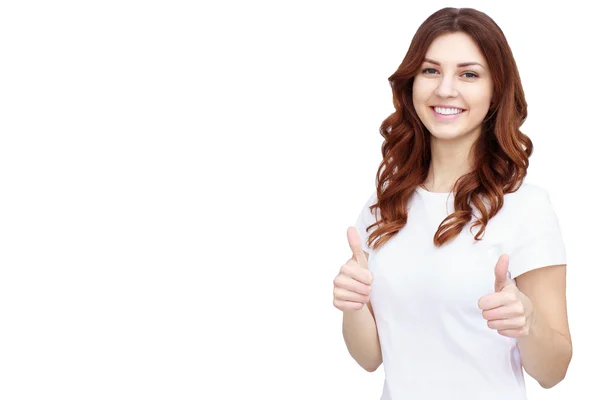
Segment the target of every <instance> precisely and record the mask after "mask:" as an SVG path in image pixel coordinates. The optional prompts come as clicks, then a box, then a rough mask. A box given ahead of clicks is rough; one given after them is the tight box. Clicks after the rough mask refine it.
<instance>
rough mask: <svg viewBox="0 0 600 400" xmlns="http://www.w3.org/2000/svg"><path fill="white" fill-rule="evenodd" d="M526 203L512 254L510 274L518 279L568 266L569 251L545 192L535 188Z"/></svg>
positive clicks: (523, 205) (524, 202)
mask: <svg viewBox="0 0 600 400" xmlns="http://www.w3.org/2000/svg"><path fill="white" fill-rule="evenodd" d="M528 195H529V196H528V198H527V199H525V200H524V201H523V204H522V207H523V208H522V209H521V210H522V212H521V220H520V221H516V222H515V223H517V224H518V225H519V229H518V230H517V232H518V234H517V237H516V238H515V240H514V242H513V243H514V245H513V249H512V251H511V253H509V261H508V265H509V272H510V276H511V278H513V279H514V278H515V277H517V276H519V275H521V274H523V273H525V272H528V271H531V270H533V269H536V268H542V267H547V266H550V265H559V264H566V263H567V257H566V249H565V244H564V242H563V237H562V233H561V229H560V225H559V221H558V217H557V215H556V212H555V211H554V208H553V206H552V203H551V201H550V196H549V194H548V192H547V191H546V190H545V189H542V188H540V187H536V190H532V191H531V193H528Z"/></svg>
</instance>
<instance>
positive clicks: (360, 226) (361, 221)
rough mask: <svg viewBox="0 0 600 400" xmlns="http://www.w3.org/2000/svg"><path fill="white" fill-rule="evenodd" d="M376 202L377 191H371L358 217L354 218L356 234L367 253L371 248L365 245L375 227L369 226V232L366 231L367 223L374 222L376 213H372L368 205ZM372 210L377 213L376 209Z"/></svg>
mask: <svg viewBox="0 0 600 400" xmlns="http://www.w3.org/2000/svg"><path fill="white" fill-rule="evenodd" d="M376 202H377V191H373V193H372V194H371V196H370V197H369V199H368V200H367V202H366V203H365V204H364V206H363V208H362V210H361V212H360V214H359V215H358V218H357V219H356V223H355V224H354V227H355V228H356V231H357V232H358V236H360V241H361V243H362V248H363V250H364V251H365V252H367V253H369V254H370V253H371V251H372V250H373V249H372V248H370V247H369V246H368V245H367V239H368V238H369V234H370V233H371V232H373V230H374V229H375V227H373V228H371V230H369V232H367V228H368V227H369V225H371V224H374V223H375V221H376V215H374V214H373V213H372V212H371V211H370V209H369V207H370V206H371V205H373V204H375V203H376ZM373 211H374V212H376V213H377V215H378V214H379V213H378V209H374V210H373Z"/></svg>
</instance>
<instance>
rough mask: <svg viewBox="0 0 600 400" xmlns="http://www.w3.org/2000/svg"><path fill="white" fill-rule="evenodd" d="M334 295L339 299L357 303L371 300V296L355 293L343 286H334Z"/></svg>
mask: <svg viewBox="0 0 600 400" xmlns="http://www.w3.org/2000/svg"><path fill="white" fill-rule="evenodd" d="M333 297H335V298H336V299H338V300H343V301H355V302H357V303H366V302H368V301H369V296H365V295H362V294H360V293H355V292H352V291H350V290H347V289H344V288H341V287H335V288H333Z"/></svg>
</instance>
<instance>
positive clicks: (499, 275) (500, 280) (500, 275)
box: [494, 254, 512, 292]
mask: <svg viewBox="0 0 600 400" xmlns="http://www.w3.org/2000/svg"><path fill="white" fill-rule="evenodd" d="M494 275H495V276H496V281H495V282H494V291H496V292H500V291H501V290H502V289H504V288H505V287H506V286H508V285H509V284H511V283H512V281H511V280H510V279H509V278H508V254H502V255H501V256H500V258H498V262H497V263H496V267H495V268H494Z"/></svg>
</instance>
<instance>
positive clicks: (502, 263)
mask: <svg viewBox="0 0 600 400" xmlns="http://www.w3.org/2000/svg"><path fill="white" fill-rule="evenodd" d="M494 275H495V276H496V280H495V282H494V290H495V292H494V293H491V294H488V295H486V296H483V297H481V298H480V299H479V301H478V302H477V305H478V306H479V308H480V309H481V310H482V311H483V313H482V315H483V318H485V319H486V320H487V321H488V323H487V324H488V327H489V328H490V329H495V330H497V331H498V334H500V335H502V336H506V337H513V338H516V337H520V336H526V335H528V334H529V331H530V329H531V325H532V324H533V318H534V313H533V303H532V301H531V299H529V297H527V296H526V295H525V294H523V293H522V292H521V291H520V290H519V288H517V285H515V284H514V282H513V281H512V280H511V279H509V278H508V276H507V275H508V255H507V254H503V255H501V256H500V258H499V259H498V262H497V263H496V267H495V268H494Z"/></svg>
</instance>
